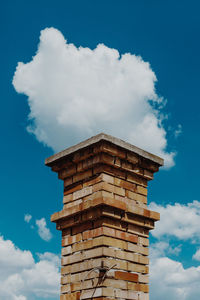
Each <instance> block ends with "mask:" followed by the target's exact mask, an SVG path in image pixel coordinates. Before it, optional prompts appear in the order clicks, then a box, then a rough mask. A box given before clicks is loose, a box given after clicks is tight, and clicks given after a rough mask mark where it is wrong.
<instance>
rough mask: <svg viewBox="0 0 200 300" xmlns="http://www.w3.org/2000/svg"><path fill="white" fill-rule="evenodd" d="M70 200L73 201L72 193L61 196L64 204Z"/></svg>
mask: <svg viewBox="0 0 200 300" xmlns="http://www.w3.org/2000/svg"><path fill="white" fill-rule="evenodd" d="M71 201H73V194H72V193H71V194H68V195H66V196H64V197H63V203H64V204H65V203H68V202H71Z"/></svg>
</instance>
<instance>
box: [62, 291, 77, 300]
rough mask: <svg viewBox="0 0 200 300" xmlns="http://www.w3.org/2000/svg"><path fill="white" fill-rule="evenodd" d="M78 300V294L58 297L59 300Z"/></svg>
mask: <svg viewBox="0 0 200 300" xmlns="http://www.w3.org/2000/svg"><path fill="white" fill-rule="evenodd" d="M79 299H80V292H77V293H73V294H64V295H60V300H79Z"/></svg>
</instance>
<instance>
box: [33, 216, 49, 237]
mask: <svg viewBox="0 0 200 300" xmlns="http://www.w3.org/2000/svg"><path fill="white" fill-rule="evenodd" d="M35 224H36V226H37V229H38V234H39V236H40V237H41V239H43V240H44V241H47V242H48V241H50V240H51V239H52V234H51V231H50V230H49V228H48V227H47V223H46V220H45V218H41V219H39V220H36V221H35Z"/></svg>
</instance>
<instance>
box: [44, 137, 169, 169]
mask: <svg viewBox="0 0 200 300" xmlns="http://www.w3.org/2000/svg"><path fill="white" fill-rule="evenodd" d="M100 141H107V142H109V143H111V144H113V145H116V146H118V147H120V148H123V149H125V150H128V151H130V152H133V153H135V154H138V155H140V156H142V157H144V158H146V159H149V160H151V161H153V162H154V163H157V164H158V165H159V166H163V165H164V160H163V159H162V158H161V157H159V156H157V155H154V154H152V153H149V152H147V151H145V150H142V149H141V148H138V147H136V146H134V145H132V144H130V143H127V142H125V141H123V140H121V139H119V138H116V137H114V136H112V135H108V134H105V133H99V134H97V135H95V136H93V137H91V138H89V139H87V140H85V141H83V142H81V143H78V144H76V145H74V146H71V147H69V148H67V149H65V150H63V151H61V152H58V153H56V154H54V155H52V156H50V157H48V158H46V160H45V165H47V166H49V167H51V166H52V165H53V164H55V163H57V162H58V161H59V160H61V159H63V158H66V157H67V156H68V155H70V154H72V153H74V152H77V151H79V150H82V149H84V148H86V147H89V146H91V145H93V144H96V143H98V142H100Z"/></svg>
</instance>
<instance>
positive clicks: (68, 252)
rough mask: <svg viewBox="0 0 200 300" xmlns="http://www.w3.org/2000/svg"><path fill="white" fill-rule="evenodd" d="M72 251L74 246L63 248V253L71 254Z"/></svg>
mask: <svg viewBox="0 0 200 300" xmlns="http://www.w3.org/2000/svg"><path fill="white" fill-rule="evenodd" d="M71 253H72V247H71V246H67V247H64V248H62V255H69V254H71Z"/></svg>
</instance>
